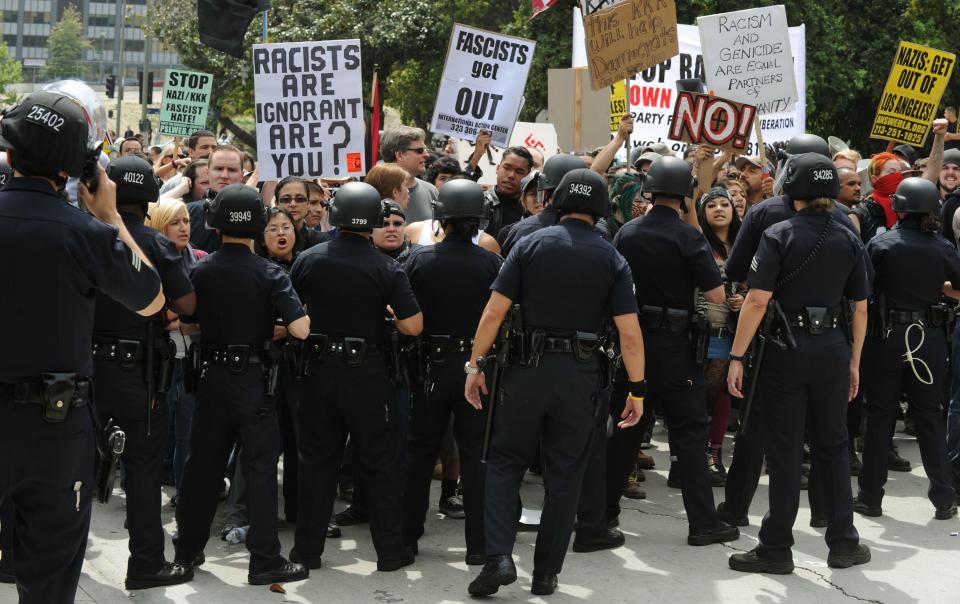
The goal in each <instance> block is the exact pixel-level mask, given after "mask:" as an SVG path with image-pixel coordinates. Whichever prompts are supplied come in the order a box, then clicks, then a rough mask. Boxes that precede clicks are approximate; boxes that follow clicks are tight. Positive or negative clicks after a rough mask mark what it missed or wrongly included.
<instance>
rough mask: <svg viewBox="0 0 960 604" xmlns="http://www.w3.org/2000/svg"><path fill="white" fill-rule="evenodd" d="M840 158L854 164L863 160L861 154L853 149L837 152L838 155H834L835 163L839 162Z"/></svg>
mask: <svg viewBox="0 0 960 604" xmlns="http://www.w3.org/2000/svg"><path fill="white" fill-rule="evenodd" d="M838 157H839V158H842V159H845V160H847V161H852V162H853V163H854V164H856V163H857V162H858V161H860V160H861V159H863V157H861V156H860V152H858V151H855V150H853V149H844V150H843V151H837V152H836V153H834V154H833V161H837V158H838Z"/></svg>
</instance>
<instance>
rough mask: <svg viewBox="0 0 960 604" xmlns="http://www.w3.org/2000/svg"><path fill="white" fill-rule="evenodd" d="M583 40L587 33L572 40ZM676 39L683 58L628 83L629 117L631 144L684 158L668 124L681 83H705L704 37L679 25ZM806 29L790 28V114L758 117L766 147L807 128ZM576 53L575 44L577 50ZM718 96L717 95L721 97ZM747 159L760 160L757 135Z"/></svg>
mask: <svg viewBox="0 0 960 604" xmlns="http://www.w3.org/2000/svg"><path fill="white" fill-rule="evenodd" d="M577 35H579V36H580V40H581V43H582V40H583V39H584V37H585V34H584V32H583V30H582V29H581V30H580V31H579V32H577V30H576V29H574V36H577ZM677 37H678V38H679V40H680V54H679V55H677V56H675V57H673V58H672V59H670V60H669V61H664V62H663V63H661V64H660V65H657V66H655V67H651V68H649V69H645V70H643V71H642V72H640V73H638V74H637V75H635V76H634V77H632V78H631V79H630V82H629V87H628V90H627V101H628V102H629V104H630V112H631V113H632V114H633V116H634V118H635V120H636V121H635V122H634V127H633V134H632V135H631V136H630V144H631V145H632V146H633V147H634V148H636V147H643V146H646V145H649V144H652V143H657V142H662V143H666V144H667V145H668V146H669V147H670V148H671V149H672V150H673V151H675V152H677V153H680V152H682V151H683V150H684V149H686V148H687V143H683V142H678V141H673V140H670V138H669V136H668V134H669V130H670V118H671V116H672V115H673V105H674V103H675V102H676V99H677V80H681V79H690V78H700V79H701V80H704V79H705V77H704V61H703V55H702V54H701V52H700V33H699V31H698V29H697V26H695V25H678V26H677ZM806 39H807V37H806V29H805V27H804V26H803V25H799V26H797V27H791V28H790V46H791V48H792V49H793V58H794V62H793V70H794V79H795V80H796V82H797V84H798V88H799V90H798V93H799V94H798V96H797V98H798V101H797V103H796V106H795V107H794V108H793V109H792V110H789V111H782V112H780V113H771V114H767V115H762V116H760V129H761V130H762V131H763V142H764V143H766V144H768V145H773V144H775V143H785V142H786V141H788V140H790V139H791V138H792V137H793V136H795V135H797V134H802V133H803V132H805V131H806V127H807V120H806V116H807V101H806V99H807V88H806V82H807V79H806V68H807V63H806V58H807V54H806V48H807V42H806ZM574 47H576V43H575V44H574ZM572 62H573V66H574V67H585V66H586V65H587V56H586V53H585V52H582V53H580V54H577V53H574V54H573V61H572ZM717 94H719V93H717ZM745 155H759V152H758V148H757V137H756V132H754V133H753V136H752V137H751V142H750V144H749V145H747V150H746V152H745Z"/></svg>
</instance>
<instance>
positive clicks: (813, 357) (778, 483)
mask: <svg viewBox="0 0 960 604" xmlns="http://www.w3.org/2000/svg"><path fill="white" fill-rule="evenodd" d="M795 333H796V338H797V343H798V346H797V348H796V349H795V350H779V349H776V348H773V347H768V348H767V352H766V358H765V359H764V361H763V367H762V368H761V371H760V388H762V391H763V395H764V401H763V403H764V407H763V414H762V416H761V417H762V418H763V424H762V426H755V428H759V429H758V430H757V432H758V433H762V434H763V436H764V438H765V440H764V449H765V450H766V454H767V465H768V467H769V469H770V511H769V512H767V515H766V516H765V517H764V519H763V524H762V526H761V527H760V546H759V547H760V550H761V554H762V555H763V556H766V557H768V558H772V559H777V560H789V559H791V557H792V555H791V551H790V548H791V547H792V546H793V523H794V521H795V520H796V517H797V509H798V508H799V506H800V472H801V468H800V465H801V462H802V457H803V440H804V431H805V427H808V428H809V430H808V436H809V438H810V449H811V454H812V456H813V466H815V467H816V472H817V474H818V475H819V476H820V480H821V481H822V482H821V487H822V493H823V502H822V503H823V512H824V515H825V516H826V517H827V523H828V524H827V532H826V541H827V545H828V547H829V548H830V550H831V551H835V552H839V553H846V552H849V551H851V550H853V549H854V548H855V547H856V546H857V543H859V536H858V534H857V530H856V529H855V528H854V526H853V496H852V494H851V490H850V455H849V451H848V449H847V403H848V400H847V395H848V393H849V387H850V345H849V344H848V343H847V340H846V337H845V336H844V335H843V333H842V332H841V331H840V330H838V329H833V330H828V332H827V333H825V334H823V335H819V336H812V335H809V334H806V333H803V332H799V331H796V332H795ZM751 430H752V429H751Z"/></svg>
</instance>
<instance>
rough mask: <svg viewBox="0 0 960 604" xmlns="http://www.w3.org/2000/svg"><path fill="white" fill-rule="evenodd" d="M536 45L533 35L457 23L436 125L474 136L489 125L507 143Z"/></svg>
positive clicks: (445, 131)
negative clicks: (525, 37) (516, 35)
mask: <svg viewBox="0 0 960 604" xmlns="http://www.w3.org/2000/svg"><path fill="white" fill-rule="evenodd" d="M535 46H536V43H535V42H533V41H531V40H525V39H523V38H515V37H513V36H504V35H502V34H498V33H494V32H489V31H484V30H482V29H476V28H474V27H467V26H466V25H461V24H459V23H457V24H455V25H454V26H453V34H452V35H451V36H450V46H449V47H448V48H447V60H446V62H445V63H444V65H443V77H442V78H441V80H440V91H439V92H438V93H437V104H436V106H435V107H434V109H433V125H432V127H431V130H432V131H433V132H439V133H442V134H448V135H450V136H454V137H457V138H460V139H464V140H469V141H474V140H476V139H477V134H478V133H479V132H480V130H489V131H490V132H491V133H492V137H491V141H492V143H493V145H495V146H501V147H504V146H507V143H508V142H509V141H510V134H511V132H512V130H513V123H514V122H515V121H516V120H517V115H519V113H520V108H521V107H522V105H523V89H524V87H525V86H526V85H527V74H528V73H529V72H530V64H531V63H532V62H533V50H534V47H535Z"/></svg>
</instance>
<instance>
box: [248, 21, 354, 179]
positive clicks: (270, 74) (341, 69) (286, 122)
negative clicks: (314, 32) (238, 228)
mask: <svg viewBox="0 0 960 604" xmlns="http://www.w3.org/2000/svg"><path fill="white" fill-rule="evenodd" d="M253 83H254V93H255V94H254V95H255V99H256V120H257V148H258V149H261V150H265V151H261V161H260V177H261V178H262V179H263V180H276V179H279V178H283V177H284V176H290V175H294V176H327V177H336V176H340V177H343V176H361V175H363V174H364V173H365V169H364V159H363V155H364V153H363V151H364V123H363V102H362V99H363V96H362V94H363V93H362V76H361V72H360V41H359V40H332V41H331V40H328V41H323V42H287V43H281V44H256V45H254V47H253Z"/></svg>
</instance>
